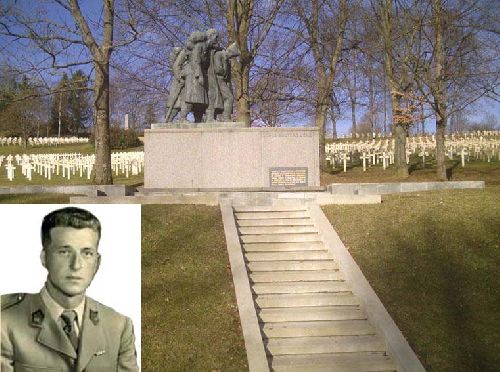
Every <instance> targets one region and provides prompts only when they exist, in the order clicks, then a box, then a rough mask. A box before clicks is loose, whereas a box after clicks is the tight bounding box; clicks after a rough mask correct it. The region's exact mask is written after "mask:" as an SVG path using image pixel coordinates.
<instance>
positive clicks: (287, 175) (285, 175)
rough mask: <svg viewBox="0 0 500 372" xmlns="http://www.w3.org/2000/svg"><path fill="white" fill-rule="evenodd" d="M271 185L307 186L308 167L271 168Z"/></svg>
mask: <svg viewBox="0 0 500 372" xmlns="http://www.w3.org/2000/svg"><path fill="white" fill-rule="evenodd" d="M269 184H270V185H271V187H273V186H307V167H274V168H269Z"/></svg>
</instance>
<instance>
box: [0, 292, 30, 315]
mask: <svg viewBox="0 0 500 372" xmlns="http://www.w3.org/2000/svg"><path fill="white" fill-rule="evenodd" d="M25 296H26V293H11V294H6V295H2V297H1V299H0V306H1V307H2V311H3V310H5V309H8V308H9V307H12V306H14V305H17V304H18V303H20V302H21V301H22V300H24V297H25Z"/></svg>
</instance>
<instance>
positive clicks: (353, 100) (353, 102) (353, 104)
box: [351, 93, 357, 138]
mask: <svg viewBox="0 0 500 372" xmlns="http://www.w3.org/2000/svg"><path fill="white" fill-rule="evenodd" d="M354 94H356V93H354ZM351 121H352V138H354V137H356V130H357V129H356V97H355V96H354V97H352V96H351Z"/></svg>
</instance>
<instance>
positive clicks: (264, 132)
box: [144, 123, 319, 189]
mask: <svg viewBox="0 0 500 372" xmlns="http://www.w3.org/2000/svg"><path fill="white" fill-rule="evenodd" d="M233 124H235V123H233ZM144 153H145V154H144V156H145V167H144V187H145V188H146V189H156V188H158V189H242V188H294V187H300V188H307V187H308V186H315V187H317V186H319V133H318V129H317V128H246V127H244V126H242V125H241V124H240V123H236V125H230V124H229V125H228V124H227V123H226V124H224V123H222V124H221V123H209V124H205V123H204V124H196V125H193V126H191V127H190V126H189V125H185V124H183V126H182V127H179V124H174V125H173V126H170V125H169V126H166V127H158V126H156V128H155V129H147V130H146V131H145V134H144Z"/></svg>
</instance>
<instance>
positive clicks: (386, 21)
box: [380, 0, 409, 178]
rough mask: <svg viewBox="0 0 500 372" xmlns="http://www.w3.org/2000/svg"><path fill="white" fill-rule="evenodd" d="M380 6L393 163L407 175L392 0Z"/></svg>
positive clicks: (399, 173)
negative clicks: (394, 51)
mask: <svg viewBox="0 0 500 372" xmlns="http://www.w3.org/2000/svg"><path fill="white" fill-rule="evenodd" d="M381 7H382V9H381V10H382V12H381V14H382V22H381V25H380V26H381V32H382V39H383V42H384V68H385V73H386V76H387V80H388V83H389V89H390V92H391V105H392V132H393V134H394V138H395V143H394V163H395V166H396V173H397V175H398V176H399V177H404V178H406V177H408V175H409V173H408V164H406V132H407V128H406V126H405V121H404V115H403V110H402V109H403V107H402V99H403V96H402V93H401V92H400V84H399V82H398V81H397V79H396V76H395V73H394V63H393V56H392V53H393V47H392V37H393V35H392V23H391V13H392V0H385V1H384V2H383V3H381Z"/></svg>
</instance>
